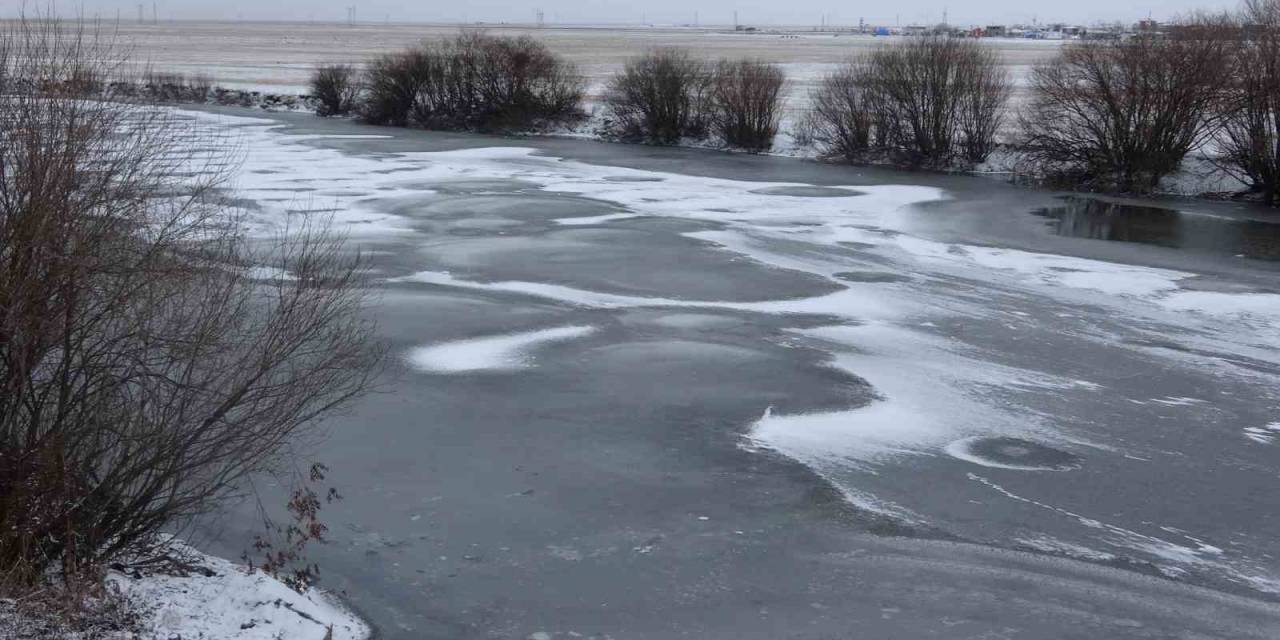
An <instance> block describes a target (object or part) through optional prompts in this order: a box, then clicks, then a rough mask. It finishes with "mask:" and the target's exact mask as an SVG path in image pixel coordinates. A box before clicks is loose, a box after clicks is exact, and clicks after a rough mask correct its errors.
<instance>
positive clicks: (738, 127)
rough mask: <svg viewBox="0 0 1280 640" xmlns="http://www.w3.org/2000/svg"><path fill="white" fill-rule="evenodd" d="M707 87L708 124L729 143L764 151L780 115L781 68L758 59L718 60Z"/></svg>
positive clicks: (782, 82) (772, 136)
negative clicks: (709, 115)
mask: <svg viewBox="0 0 1280 640" xmlns="http://www.w3.org/2000/svg"><path fill="white" fill-rule="evenodd" d="M713 77H714V79H713V82H712V89H711V128H712V129H713V130H714V132H715V134H716V135H717V136H718V137H719V138H720V139H721V140H723V141H724V143H725V144H727V145H729V146H731V147H738V148H740V149H746V150H749V151H768V150H769V147H771V146H773V138H774V136H775V135H777V133H778V120H779V118H780V117H781V116H782V85H783V84H784V82H785V81H786V77H785V76H784V75H783V73H782V69H779V68H778V67H776V66H774V65H771V64H768V63H766V62H762V61H759V60H735V61H721V62H720V63H719V64H718V65H716V70H715V74H714V76H713Z"/></svg>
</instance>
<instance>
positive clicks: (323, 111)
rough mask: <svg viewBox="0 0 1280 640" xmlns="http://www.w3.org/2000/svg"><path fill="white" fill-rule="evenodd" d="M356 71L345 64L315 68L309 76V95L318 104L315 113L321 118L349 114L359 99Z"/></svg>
mask: <svg viewBox="0 0 1280 640" xmlns="http://www.w3.org/2000/svg"><path fill="white" fill-rule="evenodd" d="M357 78H358V75H357V73H356V69H355V68H354V67H352V66H351V65H346V64H330V65H323V66H320V67H317V68H316V70H315V72H314V73H312V74H311V95H312V97H314V98H315V99H316V101H317V102H318V103H319V106H318V107H317V108H316V113H317V114H318V115H320V116H322V117H328V116H345V115H347V114H349V113H351V112H352V111H353V110H354V109H355V107H356V104H357V101H358V100H359V98H360V83H359V81H358V80H357Z"/></svg>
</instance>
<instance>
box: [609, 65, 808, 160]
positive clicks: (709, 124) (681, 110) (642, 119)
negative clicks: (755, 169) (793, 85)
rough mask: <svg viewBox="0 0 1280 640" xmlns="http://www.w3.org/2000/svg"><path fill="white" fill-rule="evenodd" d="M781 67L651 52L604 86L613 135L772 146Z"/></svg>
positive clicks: (666, 142)
mask: <svg viewBox="0 0 1280 640" xmlns="http://www.w3.org/2000/svg"><path fill="white" fill-rule="evenodd" d="M785 81H786V78H785V77H784V75H783V73H782V70H781V69H779V68H777V67H776V66H773V65H770V64H767V63H765V62H761V61H758V60H747V59H743V60H732V61H730V60H723V61H721V62H719V63H718V64H714V65H713V64H711V63H708V62H705V61H703V60H700V59H697V58H695V57H694V56H693V55H692V54H690V53H689V51H687V50H685V49H674V48H665V49H654V50H652V51H649V52H648V53H646V54H644V55H642V56H639V57H637V58H634V59H632V60H630V61H629V62H627V65H626V67H625V68H624V69H623V71H622V73H621V74H619V75H617V76H615V77H614V78H613V80H612V81H611V82H610V83H609V89H608V91H607V93H606V95H605V108H606V109H607V110H608V114H609V117H610V118H611V120H612V122H611V129H612V133H613V135H615V136H617V137H619V138H621V139H623V140H631V141H642V142H647V143H649V144H660V145H671V144H677V143H679V142H680V141H681V140H682V139H686V138H688V139H694V140H702V139H705V138H706V137H708V135H714V136H715V137H717V138H718V139H719V140H720V141H721V142H723V143H724V144H726V145H728V146H731V147H738V148H741V149H747V150H750V151H765V150H768V149H769V147H771V146H772V145H773V138H774V136H775V135H776V134H777V132H778V121H779V118H780V117H781V113H782V87H783V84H784V83H785Z"/></svg>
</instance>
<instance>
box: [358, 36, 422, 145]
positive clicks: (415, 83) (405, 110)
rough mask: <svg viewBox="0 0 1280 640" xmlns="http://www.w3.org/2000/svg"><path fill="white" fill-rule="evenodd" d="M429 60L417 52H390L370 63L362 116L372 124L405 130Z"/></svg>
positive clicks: (361, 108) (361, 111) (361, 109)
mask: <svg viewBox="0 0 1280 640" xmlns="http://www.w3.org/2000/svg"><path fill="white" fill-rule="evenodd" d="M429 63H430V61H429V60H427V59H425V55H424V54H423V53H422V52H418V51H406V52H401V53H388V54H384V55H382V56H379V57H377V58H375V59H374V60H373V62H371V63H369V66H368V67H367V68H366V70H365V82H364V86H365V94H364V101H363V102H362V103H361V105H360V116H361V117H362V118H363V119H364V120H365V121H366V122H368V123H370V124H385V125H393V126H397V127H403V126H406V125H408V124H409V114H410V112H412V111H413V107H414V104H415V102H416V101H417V99H418V91H419V89H420V87H421V86H422V85H423V84H424V81H423V80H422V78H421V76H422V75H424V73H425V72H426V70H427V69H429V66H428V65H429Z"/></svg>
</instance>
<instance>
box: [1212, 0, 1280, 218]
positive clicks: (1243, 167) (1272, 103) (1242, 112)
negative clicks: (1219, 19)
mask: <svg viewBox="0 0 1280 640" xmlns="http://www.w3.org/2000/svg"><path fill="white" fill-rule="evenodd" d="M1230 26H1231V35H1232V36H1233V37H1230V38H1229V43H1230V53H1229V56H1228V58H1227V63H1228V64H1227V68H1226V69H1224V75H1226V76H1227V77H1228V78H1229V81H1228V82H1227V88H1226V91H1225V92H1224V99H1223V100H1222V102H1221V103H1220V104H1221V112H1220V115H1221V122H1220V125H1221V126H1220V127H1219V128H1218V130H1217V133H1216V135H1215V136H1214V140H1213V141H1214V145H1215V147H1216V151H1217V154H1215V155H1212V156H1211V157H1212V158H1213V159H1214V161H1215V164H1216V165H1217V166H1218V167H1220V168H1221V169H1223V170H1224V171H1226V172H1227V173H1228V174H1230V175H1231V176H1233V177H1235V178H1236V179H1238V180H1240V181H1241V182H1243V183H1245V184H1247V185H1249V189H1250V191H1252V192H1254V193H1256V194H1258V195H1259V196H1260V197H1261V198H1262V200H1263V201H1264V202H1266V203H1267V204H1275V203H1276V202H1277V199H1280V2H1278V1H1277V0H1245V2H1244V5H1243V7H1242V9H1241V11H1240V14H1239V15H1238V16H1237V17H1235V19H1234V24H1232V25H1230Z"/></svg>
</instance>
